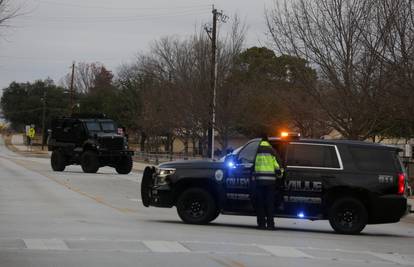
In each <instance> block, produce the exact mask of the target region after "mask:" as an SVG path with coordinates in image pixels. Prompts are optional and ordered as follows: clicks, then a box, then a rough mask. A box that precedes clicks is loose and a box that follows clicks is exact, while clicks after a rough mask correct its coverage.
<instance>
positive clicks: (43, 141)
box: [42, 91, 46, 150]
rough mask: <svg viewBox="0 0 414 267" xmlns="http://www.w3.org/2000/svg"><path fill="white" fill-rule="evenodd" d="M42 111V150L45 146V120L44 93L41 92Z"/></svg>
mask: <svg viewBox="0 0 414 267" xmlns="http://www.w3.org/2000/svg"><path fill="white" fill-rule="evenodd" d="M42 102H43V111H42V150H43V147H44V146H45V133H46V132H45V120H46V91H44V92H43V98H42Z"/></svg>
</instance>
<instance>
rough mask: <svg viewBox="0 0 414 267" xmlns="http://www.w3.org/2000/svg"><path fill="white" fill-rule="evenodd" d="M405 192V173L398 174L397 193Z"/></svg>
mask: <svg viewBox="0 0 414 267" xmlns="http://www.w3.org/2000/svg"><path fill="white" fill-rule="evenodd" d="M404 192H405V174H404V173H399V174H398V194H399V195H403V194H404Z"/></svg>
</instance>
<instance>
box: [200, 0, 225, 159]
mask: <svg viewBox="0 0 414 267" xmlns="http://www.w3.org/2000/svg"><path fill="white" fill-rule="evenodd" d="M212 13H213V25H212V27H211V28H210V27H204V29H205V30H206V32H207V34H208V36H209V37H210V40H211V73H210V75H211V78H210V84H211V90H212V97H211V103H210V105H211V122H210V127H209V129H208V155H209V156H210V157H211V159H214V128H215V124H216V92H217V60H216V55H217V21H218V19H220V20H221V22H226V21H227V19H228V17H227V16H226V15H224V14H223V12H222V11H221V12H218V11H217V9H216V8H214V5H213V9H212Z"/></svg>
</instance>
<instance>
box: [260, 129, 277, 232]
mask: <svg viewBox="0 0 414 267" xmlns="http://www.w3.org/2000/svg"><path fill="white" fill-rule="evenodd" d="M262 136H263V137H262V140H261V142H260V144H259V147H258V149H257V155H256V160H255V165H254V173H253V181H254V183H253V184H254V188H253V195H254V201H255V203H254V204H255V206H256V214H257V225H258V228H259V229H269V230H273V229H275V222H274V219H273V215H274V205H275V194H276V179H277V178H281V177H282V171H281V168H280V165H279V163H278V162H277V158H276V152H275V150H274V149H273V147H272V145H271V144H270V143H269V141H268V139H267V136H266V135H262Z"/></svg>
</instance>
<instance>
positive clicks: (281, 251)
mask: <svg viewBox="0 0 414 267" xmlns="http://www.w3.org/2000/svg"><path fill="white" fill-rule="evenodd" d="M257 247H259V248H261V249H263V250H265V251H267V252H269V253H270V254H272V255H274V256H276V257H287V258H313V256H311V255H309V254H306V253H304V252H302V251H300V250H299V249H296V248H294V247H280V246H264V245H257Z"/></svg>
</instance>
